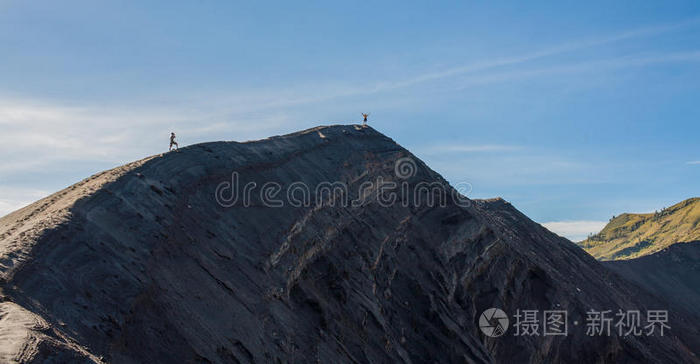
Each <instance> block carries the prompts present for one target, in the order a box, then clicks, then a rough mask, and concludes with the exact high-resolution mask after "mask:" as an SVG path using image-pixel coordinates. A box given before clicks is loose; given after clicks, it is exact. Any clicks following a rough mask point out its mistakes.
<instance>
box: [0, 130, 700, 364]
mask: <svg viewBox="0 0 700 364" xmlns="http://www.w3.org/2000/svg"><path fill="white" fill-rule="evenodd" d="M403 157H412V155H411V154H410V153H409V152H408V151H406V150H405V149H403V148H401V147H400V146H399V145H397V144H396V143H394V142H393V141H392V140H391V139H389V138H387V137H385V136H383V135H381V134H380V133H378V132H376V131H374V130H373V129H371V128H360V127H357V126H333V127H322V128H316V129H311V130H307V131H304V132H300V133H296V134H292V135H287V136H283V137H275V138H270V139H266V140H261V141H258V142H251V143H243V144H241V143H233V142H218V143H207V144H200V145H194V146H191V147H188V148H183V149H181V150H180V152H177V153H168V154H165V155H163V156H157V157H153V158H149V159H146V160H143V161H139V162H136V163H134V164H131V165H127V166H124V167H121V168H119V169H115V170H112V171H108V172H105V173H102V174H99V175H96V176H93V177H91V178H90V179H88V180H85V181H83V182H81V183H79V184H77V185H75V186H72V187H70V188H68V189H66V190H64V191H61V192H59V193H57V194H55V195H53V196H50V197H49V198H47V199H44V200H42V201H39V202H37V203H35V204H33V205H31V206H29V207H27V208H24V209H22V210H19V211H17V212H15V213H13V214H10V215H8V216H6V217H4V218H2V219H1V220H0V273H1V274H2V278H3V282H2V289H3V294H4V296H5V300H4V301H5V302H3V303H2V306H0V308H1V309H0V320H2V321H1V322H4V324H3V325H2V326H0V360H4V361H11V360H20V361H21V360H24V361H32V360H34V361H37V362H39V361H42V360H51V359H53V360H55V361H57V362H60V361H65V360H68V359H71V360H77V359H78V358H82V360H84V361H93V362H101V361H104V362H113V363H136V362H140V363H149V362H150V363H159V362H202V363H206V362H215V363H224V362H262V363H265V362H276V361H282V362H321V363H344V362H375V363H379V362H414V363H421V362H476V363H481V362H537V363H539V362H543V361H546V362H552V361H560V362H639V361H646V362H694V361H697V359H696V358H695V356H694V355H693V354H692V352H693V351H695V352H697V351H698V350H700V344H699V343H698V338H699V337H700V335H699V334H698V329H697V328H694V327H685V325H686V323H684V322H688V321H689V320H688V319H687V318H685V317H681V316H678V315H677V314H675V313H672V317H671V322H670V325H671V327H672V330H671V331H670V332H667V336H664V337H658V336H651V337H646V336H644V337H627V338H618V337H616V336H613V337H597V338H587V337H585V329H584V328H583V327H580V326H579V327H574V326H572V325H571V323H570V327H569V331H570V335H569V336H568V337H551V336H549V337H542V336H540V337H516V336H513V330H512V328H511V329H509V331H508V332H507V333H506V335H504V336H503V337H500V338H494V339H491V338H486V337H484V335H483V334H482V333H481V332H480V330H479V328H478V325H477V320H478V315H479V314H480V313H481V312H482V311H483V310H484V309H486V308H490V307H500V308H502V309H504V310H505V311H506V312H507V313H508V314H509V315H510V317H511V318H512V315H514V314H515V312H516V310H517V309H540V310H545V309H568V310H569V315H570V318H569V321H570V322H573V320H578V321H579V322H584V318H583V317H584V316H585V312H586V311H587V310H589V309H598V310H605V309H610V310H614V311H615V310H617V309H618V308H622V309H639V310H645V309H647V308H659V307H658V306H657V303H656V301H654V299H653V298H650V297H647V296H646V295H645V294H644V293H642V292H639V291H638V290H637V289H635V288H634V287H632V286H631V285H629V284H628V283H626V282H625V281H622V280H620V279H619V278H617V276H615V275H611V274H609V272H608V270H606V269H605V268H604V267H603V266H602V265H601V264H600V263H598V262H597V261H595V260H594V259H593V258H592V257H590V256H589V255H588V254H586V253H585V252H584V251H582V250H581V249H579V248H578V247H576V246H575V245H574V244H573V243H571V242H569V241H568V240H565V239H562V238H559V237H557V236H556V235H554V234H552V233H550V232H548V231H547V230H546V229H544V228H542V227H540V226H539V225H537V224H536V223H534V222H532V221H530V220H529V219H528V218H527V217H525V216H524V215H522V214H521V213H519V212H518V211H517V210H515V209H514V208H513V207H512V206H510V204H508V203H507V202H505V201H503V200H500V199H497V200H490V201H474V202H473V203H472V204H471V205H470V206H467V207H460V206H458V205H457V204H455V203H454V202H453V201H452V200H449V201H448V203H447V204H446V205H445V206H443V207H430V206H427V205H426V204H421V205H418V206H416V205H415V204H412V203H401V202H403V200H402V201H400V202H397V203H393V204H391V205H390V206H383V205H382V204H380V203H378V201H377V199H376V198H375V197H373V196H372V194H368V195H365V194H363V196H364V197H363V198H362V199H361V200H362V201H363V202H364V203H363V204H360V205H354V206H343V205H342V204H339V203H336V204H335V205H331V204H328V203H326V204H323V205H317V204H314V205H313V206H310V207H293V206H290V205H289V204H286V205H285V206H284V207H266V206H264V205H263V204H262V203H261V201H260V200H259V199H255V198H254V199H252V203H251V205H250V206H243V204H242V203H238V204H236V205H234V206H232V207H228V208H227V207H222V206H220V205H219V204H217V202H216V199H215V191H216V188H217V186H219V185H220V184H221V183H222V182H224V181H231V174H232V172H233V171H236V172H237V173H239V177H240V182H241V184H244V183H245V182H251V181H254V182H256V183H257V186H258V188H259V187H260V186H262V185H263V184H264V183H266V182H270V181H273V182H277V183H279V184H280V185H282V186H283V187H289V186H290V184H292V183H293V182H297V181H300V182H304V183H305V184H306V185H308V186H312V187H315V186H316V185H318V184H319V183H322V182H328V181H342V182H344V183H346V184H347V185H348V186H349V191H350V193H351V197H353V198H357V197H358V193H357V191H360V186H361V185H362V184H363V183H365V182H370V181H376V179H377V178H378V177H381V178H383V179H384V180H385V181H396V182H401V181H408V182H410V186H409V187H410V188H412V189H413V188H414V187H415V186H416V184H417V183H419V182H435V183H438V184H439V185H442V186H444V187H445V188H449V187H447V184H446V183H445V181H444V180H443V179H442V178H441V177H440V176H439V175H437V174H436V173H435V172H433V171H432V170H430V169H429V168H427V167H426V166H425V165H424V164H423V163H421V162H420V161H418V160H415V161H416V162H417V173H415V175H413V176H412V177H410V178H408V179H405V180H401V179H400V178H398V177H397V176H396V173H395V162H396V161H397V160H398V159H400V158H403ZM256 191H258V190H256ZM370 192H371V190H370ZM336 202H338V200H336ZM676 334H678V335H682V337H677V336H675V335H676Z"/></svg>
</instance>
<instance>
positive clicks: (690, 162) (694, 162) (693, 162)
mask: <svg viewBox="0 0 700 364" xmlns="http://www.w3.org/2000/svg"><path fill="white" fill-rule="evenodd" d="M685 164H700V161H688V162H685Z"/></svg>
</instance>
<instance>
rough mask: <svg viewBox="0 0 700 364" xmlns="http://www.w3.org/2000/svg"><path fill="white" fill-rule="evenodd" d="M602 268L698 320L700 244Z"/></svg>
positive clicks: (670, 249) (699, 242)
mask: <svg viewBox="0 0 700 364" xmlns="http://www.w3.org/2000/svg"><path fill="white" fill-rule="evenodd" d="M603 265H604V266H606V267H607V268H610V269H611V270H613V271H615V272H617V273H618V274H620V275H621V276H623V277H625V278H627V279H629V280H631V281H633V282H635V283H637V284H639V285H640V286H642V287H644V288H645V289H646V290H648V291H649V292H654V293H655V294H657V295H658V296H659V297H660V298H663V299H666V300H668V301H669V303H672V304H674V305H679V306H680V307H683V308H684V309H685V310H687V311H688V312H691V313H693V314H695V315H696V316H697V317H698V319H700V241H696V242H691V243H684V244H674V245H671V246H670V247H668V248H666V249H664V250H662V251H660V252H658V253H654V254H651V255H648V256H645V257H641V258H637V259H629V260H619V261H612V262H604V263H603ZM696 322H697V321H696Z"/></svg>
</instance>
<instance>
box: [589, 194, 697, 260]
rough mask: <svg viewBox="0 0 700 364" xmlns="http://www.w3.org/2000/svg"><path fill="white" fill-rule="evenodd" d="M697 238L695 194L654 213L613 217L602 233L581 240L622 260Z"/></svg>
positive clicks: (605, 256) (597, 253) (599, 253)
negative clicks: (693, 196)
mask: <svg viewBox="0 0 700 364" xmlns="http://www.w3.org/2000/svg"><path fill="white" fill-rule="evenodd" d="M697 240H700V198H698V197H695V198H690V199H687V200H685V201H683V202H681V203H678V204H675V205H673V206H671V207H669V208H665V209H662V210H661V211H657V212H653V213H648V214H622V215H620V216H617V217H613V218H612V219H611V220H610V222H609V223H608V225H606V226H605V228H603V230H602V231H601V232H600V233H598V234H596V235H593V236H591V237H589V238H588V239H586V240H584V241H582V242H580V243H578V244H579V245H580V246H581V247H582V248H583V249H585V250H586V251H587V252H588V253H589V254H591V255H592V256H594V257H595V258H596V259H598V260H622V259H632V258H638V257H642V256H646V255H649V254H653V253H656V252H658V251H660V250H662V249H664V248H667V247H669V246H670V245H672V244H674V243H681V242H691V241H697Z"/></svg>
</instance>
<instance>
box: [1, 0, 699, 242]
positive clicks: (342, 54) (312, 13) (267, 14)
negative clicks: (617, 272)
mask: <svg viewBox="0 0 700 364" xmlns="http://www.w3.org/2000/svg"><path fill="white" fill-rule="evenodd" d="M699 91H700V2H697V1H664V2H660V1H635V2H625V3H623V2H619V4H611V2H608V1H600V2H597V1H585V2H582V1H557V2H550V3H545V2H527V3H525V2H515V1H513V2H500V3H498V4H495V2H485V1H473V2H470V1H461V2H444V3H439V4H438V3H435V2H412V1H401V2H381V3H380V2H346V3H345V4H340V3H336V2H321V1H317V2H311V1H306V2H287V3H275V2H250V3H239V2H232V1H189V2H180V4H175V3H174V2H166V1H139V2H135V1H130V2H126V1H61V2H55V1H33V2H28V1H7V0H0V128H1V129H0V130H2V132H1V133H0V157H1V158H0V215H4V214H5V213H8V212H10V211H12V210H14V209H16V208H18V207H21V206H22V205H24V204H26V203H29V202H32V201H34V200H36V199H38V198H40V197H43V196H45V195H47V194H49V193H52V192H54V191H56V190H58V189H61V188H63V187H65V186H67V185H70V184H72V183H74V182H77V181H78V180H80V179H82V178H83V177H86V176H88V175H90V174H92V173H95V172H98V171H101V170H104V169H107V168H111V167H114V166H116V165H120V164H123V163H126V162H129V161H132V160H135V159H139V158H142V157H144V156H146V155H151V154H155V153H158V152H161V151H163V150H164V149H165V148H167V141H168V134H169V132H170V131H171V130H173V131H175V132H177V133H178V135H179V140H180V142H181V144H191V143H197V142H203V141H212V140H239V141H242V140H250V139H257V138H262V137H266V136H269V135H276V134H283V133H287V132H292V131H295V130H299V129H302V128H307V127H312V126H316V125H319V124H329V123H351V122H357V121H359V120H360V113H361V112H364V111H369V112H371V117H370V122H371V124H372V125H373V126H374V127H375V128H377V129H378V130H380V131H382V132H383V133H385V134H387V135H389V136H390V137H392V138H394V139H395V140H396V141H397V142H399V143H400V144H402V145H403V146H405V147H407V148H409V149H410V150H411V151H413V152H414V153H415V154H417V155H418V156H419V157H421V158H422V159H424V160H425V161H426V162H427V163H428V164H429V165H430V166H432V167H433V169H435V170H436V171H438V172H440V173H441V174H443V175H444V176H445V177H446V178H447V179H448V180H449V181H451V182H453V183H458V182H469V183H471V184H472V186H473V190H472V192H471V194H470V197H474V198H486V197H494V196H502V197H503V198H505V199H507V200H509V201H511V202H512V203H513V204H514V205H515V206H516V207H518V208H519V209H520V210H522V211H523V212H524V213H526V214H527V215H528V216H530V217H531V218H532V219H534V220H536V221H538V222H541V223H545V224H546V226H549V227H550V228H552V229H553V230H556V231H557V232H559V233H560V234H563V235H566V236H568V237H571V238H573V239H578V238H580V237H582V236H583V235H585V234H586V233H588V232H595V231H596V230H597V229H599V228H600V227H601V225H602V224H603V223H604V222H606V221H607V220H608V219H609V218H610V216H612V215H614V214H619V213H621V212H625V211H630V212H645V211H653V210H655V209H660V208H661V207H664V206H669V205H671V204H673V203H675V202H678V201H681V200H683V199H685V198H689V197H693V196H698V195H700V192H699V189H698V186H699V184H698V181H699V180H700V146H699V145H700V143H698V136H699V135H700V123H699V122H698V120H699V117H700V102H698V96H699V95H700V92H699Z"/></svg>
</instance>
